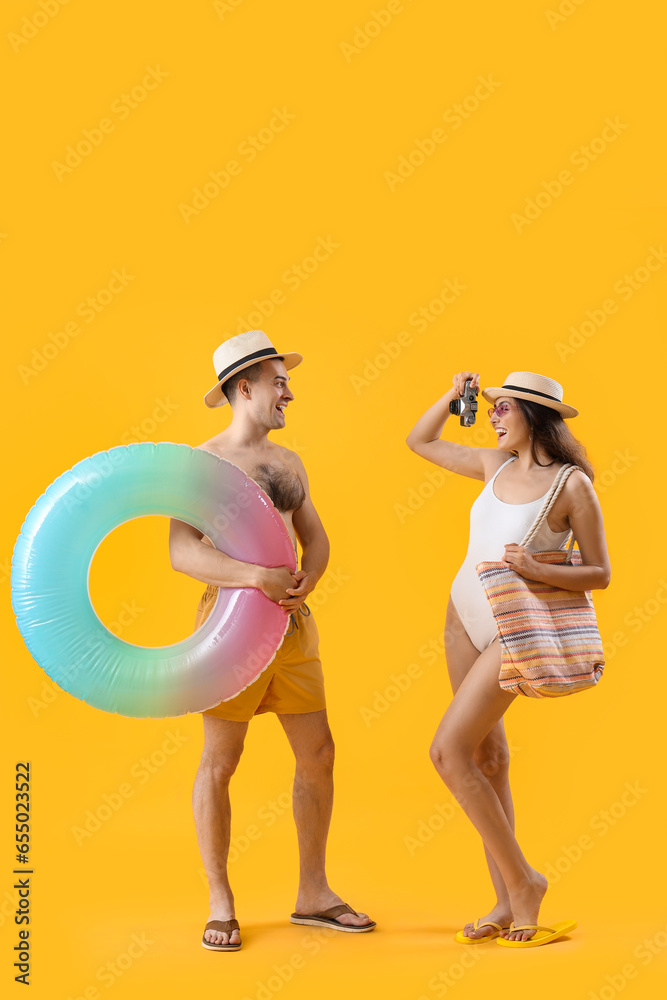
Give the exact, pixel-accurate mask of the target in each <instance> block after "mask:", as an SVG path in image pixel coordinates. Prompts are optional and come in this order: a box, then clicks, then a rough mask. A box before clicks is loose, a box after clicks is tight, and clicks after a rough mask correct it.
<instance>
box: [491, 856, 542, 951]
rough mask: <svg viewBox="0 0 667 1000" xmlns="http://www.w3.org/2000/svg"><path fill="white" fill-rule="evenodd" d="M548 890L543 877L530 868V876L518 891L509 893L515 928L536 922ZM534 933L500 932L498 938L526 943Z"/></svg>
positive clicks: (529, 931) (526, 931)
mask: <svg viewBox="0 0 667 1000" xmlns="http://www.w3.org/2000/svg"><path fill="white" fill-rule="evenodd" d="M548 888H549V883H548V882H547V880H546V879H545V877H544V875H542V874H540V872H536V871H535V869H534V868H531V869H530V875H529V876H528V877H527V878H526V879H525V880H524V882H523V884H522V885H521V886H520V887H519V888H518V889H514V890H513V891H511V892H510V894H509V896H510V904H511V907H512V920H513V922H514V923H515V924H516V925H517V926H520V925H521V924H536V923H537V922H538V920H537V918H538V915H539V912H540V904H541V903H542V899H543V898H544V894H545V893H546V891H547V889H548ZM499 922H500V921H499ZM534 933H535V931H534V930H525V931H502V933H501V934H500V935H499V936H500V937H504V938H507V939H508V940H509V941H528V939H529V938H531V937H532V936H533V934H534Z"/></svg>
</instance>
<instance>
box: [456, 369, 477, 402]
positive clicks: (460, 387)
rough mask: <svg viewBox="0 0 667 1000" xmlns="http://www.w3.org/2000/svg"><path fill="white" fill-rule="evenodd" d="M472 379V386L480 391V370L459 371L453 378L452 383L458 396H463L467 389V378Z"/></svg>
mask: <svg viewBox="0 0 667 1000" xmlns="http://www.w3.org/2000/svg"><path fill="white" fill-rule="evenodd" d="M468 379H470V388H471V389H476V390H477V391H478V392H479V372H459V373H458V375H455V376H454V378H453V379H452V385H453V386H454V389H455V390H456V395H457V396H462V395H463V393H464V391H465V385H466V382H467V380H468Z"/></svg>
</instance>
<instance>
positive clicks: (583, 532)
mask: <svg viewBox="0 0 667 1000" xmlns="http://www.w3.org/2000/svg"><path fill="white" fill-rule="evenodd" d="M563 492H564V493H565V495H566V499H567V500H568V508H567V512H566V513H567V518H568V521H569V522H570V527H571V528H572V530H573V532H574V537H575V539H576V540H577V545H578V546H579V551H580V552H581V560H582V564H581V566H564V565H558V564H553V563H541V562H538V561H537V559H534V558H533V557H532V555H531V554H530V552H529V551H528V549H526V548H523V547H522V546H521V545H506V546H505V558H504V559H503V562H504V563H505V565H506V566H510V567H511V568H512V569H514V570H516V572H517V573H519V574H520V575H521V576H524V577H525V578H526V579H527V580H537V581H538V582H539V583H547V584H551V585H552V586H554V587H562V588H563V589H564V590H604V589H605V588H606V587H608V586H609V581H610V579H611V566H610V563H609V553H608V551H607V541H606V538H605V533H604V522H603V520H602V509H601V507H600V501H599V500H598V498H597V494H596V492H595V490H594V489H593V484H592V483H591V481H590V479H589V478H588V476H587V475H586V474H585V473H583V472H578V471H576V472H573V473H571V474H570V476H569V478H568V481H567V483H566V484H565V486H564V487H563Z"/></svg>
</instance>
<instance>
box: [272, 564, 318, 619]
mask: <svg viewBox="0 0 667 1000" xmlns="http://www.w3.org/2000/svg"><path fill="white" fill-rule="evenodd" d="M294 579H295V582H296V584H297V586H296V587H288V588H287V593H288V594H291V595H292V597H291V598H287V599H286V600H282V601H278V604H280V606H281V608H284V609H285V611H287V612H289V613H291V612H292V611H296V609H297V608H300V607H301V605H302V604H303V602H304V601H305V599H306V597H307V596H308V594H309V593H310V592H311V590H314V588H315V584H314V582H313V580H312V577H311V576H310V573H307V572H306V570H304V569H299V570H297V571H296V573H295V574H294Z"/></svg>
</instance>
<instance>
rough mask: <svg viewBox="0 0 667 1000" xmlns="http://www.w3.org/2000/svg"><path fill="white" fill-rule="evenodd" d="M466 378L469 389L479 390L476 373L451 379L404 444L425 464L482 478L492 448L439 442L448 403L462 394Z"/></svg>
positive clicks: (447, 412)
mask: <svg viewBox="0 0 667 1000" xmlns="http://www.w3.org/2000/svg"><path fill="white" fill-rule="evenodd" d="M466 379H470V380H471V383H472V388H473V389H479V373H478V372H459V373H458V375H455V376H454V378H453V379H452V382H453V386H452V388H451V389H449V390H448V391H447V392H446V393H445V395H444V396H441V398H440V399H439V400H438V401H437V402H436V403H434V404H433V406H431V407H429V409H428V410H427V411H426V413H424V414H423V416H421V417H420V418H419V420H418V421H417V423H416V424H415V426H414V427H413V428H412V430H411V431H410V433H409V434H408V437H407V439H406V443H407V445H408V448H410V449H411V450H412V451H414V452H416V453H417V455H421V457H422V458H425V459H426V460H427V461H428V462H433V464H434V465H440V466H442V468H443V469H449V470H450V472H457V473H459V475H462V476H470V478H471V479H481V480H482V481H484V480H485V479H486V465H485V462H486V458H487V456H488V455H489V454H493V455H495V454H496V452H495V449H493V448H475V447H474V446H471V445H465V444H456V443H455V442H454V441H442V440H441V439H440V435H441V434H442V431H443V428H444V426H445V423H446V422H447V420H448V418H449V416H450V413H449V404H450V402H451V401H452V400H453V399H458V397H459V396H461V395H462V393H463V389H464V385H465V382H466Z"/></svg>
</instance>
